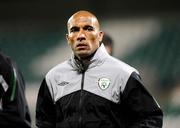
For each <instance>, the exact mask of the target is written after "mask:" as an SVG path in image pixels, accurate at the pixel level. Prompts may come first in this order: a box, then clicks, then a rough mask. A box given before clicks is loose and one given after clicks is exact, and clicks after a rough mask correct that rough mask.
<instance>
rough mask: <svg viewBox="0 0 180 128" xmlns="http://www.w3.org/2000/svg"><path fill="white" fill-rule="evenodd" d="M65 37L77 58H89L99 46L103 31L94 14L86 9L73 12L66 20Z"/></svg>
mask: <svg viewBox="0 0 180 128" xmlns="http://www.w3.org/2000/svg"><path fill="white" fill-rule="evenodd" d="M67 29H68V33H67V34H66V39H67V42H68V44H69V45H70V46H71V49H72V50H73V52H74V55H75V56H76V57H78V58H79V59H85V58H86V59H87V58H90V57H91V55H93V54H94V53H95V51H96V50H97V49H98V47H99V46H100V42H101V41H102V37H103V32H102V31H101V30H100V26H99V22H98V20H97V18H96V16H95V15H93V14H92V13H90V12H88V11H78V12H76V13H74V14H73V15H72V16H71V17H70V18H69V20H68V22H67Z"/></svg>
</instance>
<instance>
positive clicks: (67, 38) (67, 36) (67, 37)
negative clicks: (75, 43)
mask: <svg viewBox="0 0 180 128" xmlns="http://www.w3.org/2000/svg"><path fill="white" fill-rule="evenodd" d="M66 40H67V43H68V44H69V35H68V34H66Z"/></svg>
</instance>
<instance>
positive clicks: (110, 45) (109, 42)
mask: <svg viewBox="0 0 180 128" xmlns="http://www.w3.org/2000/svg"><path fill="white" fill-rule="evenodd" d="M102 43H103V44H104V46H105V48H106V50H107V52H108V53H109V54H110V55H113V45H114V43H113V40H112V38H111V37H110V35H108V34H107V33H104V36H103V39H102Z"/></svg>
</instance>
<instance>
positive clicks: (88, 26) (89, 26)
mask: <svg viewBox="0 0 180 128" xmlns="http://www.w3.org/2000/svg"><path fill="white" fill-rule="evenodd" d="M83 28H85V29H87V28H91V29H92V30H94V27H93V26H91V25H85V26H84V27H83Z"/></svg>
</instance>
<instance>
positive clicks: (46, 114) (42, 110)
mask: <svg viewBox="0 0 180 128" xmlns="http://www.w3.org/2000/svg"><path fill="white" fill-rule="evenodd" d="M55 124H56V108H55V104H54V102H53V99H52V97H51V94H50V91H49V88H48V87H47V83H46V80H45V79H44V80H43V82H42V84H41V86H40V89H39V92H38V98H37V103H36V125H37V127H38V128H55Z"/></svg>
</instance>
